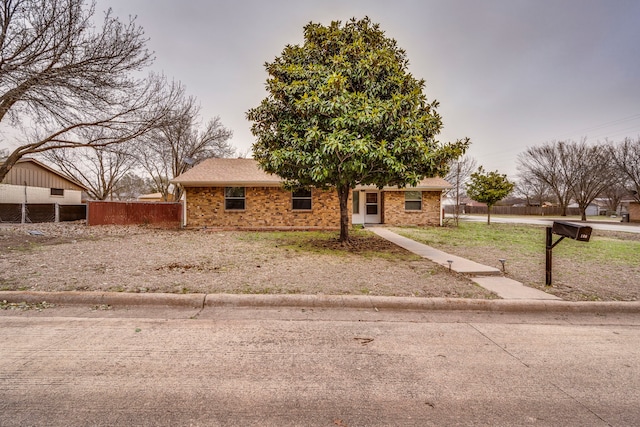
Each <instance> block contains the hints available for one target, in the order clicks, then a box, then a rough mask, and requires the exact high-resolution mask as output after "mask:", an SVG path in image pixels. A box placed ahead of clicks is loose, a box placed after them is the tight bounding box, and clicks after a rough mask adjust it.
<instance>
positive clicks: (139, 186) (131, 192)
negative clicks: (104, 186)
mask: <svg viewBox="0 0 640 427" xmlns="http://www.w3.org/2000/svg"><path fill="white" fill-rule="evenodd" d="M152 192H154V191H153V187H152V185H151V178H144V177H142V176H140V175H138V174H137V173H135V172H127V173H126V174H125V175H124V176H123V177H122V178H120V179H119V180H118V183H117V184H116V186H115V188H114V189H113V197H114V198H115V199H117V200H136V199H137V198H138V197H139V196H141V195H143V194H147V193H152Z"/></svg>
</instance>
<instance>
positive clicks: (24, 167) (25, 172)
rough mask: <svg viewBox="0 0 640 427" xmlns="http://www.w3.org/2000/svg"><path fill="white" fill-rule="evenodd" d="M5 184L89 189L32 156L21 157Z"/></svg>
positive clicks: (6, 178)
mask: <svg viewBox="0 0 640 427" xmlns="http://www.w3.org/2000/svg"><path fill="white" fill-rule="evenodd" d="M2 183H3V184H12V185H25V183H26V184H27V185H28V186H31V187H45V188H47V187H56V188H57V187H64V188H65V189H70V190H85V191H86V190H87V187H86V186H84V185H83V184H81V183H79V182H77V181H76V180H74V179H73V178H71V177H69V176H67V175H65V174H64V173H62V172H59V171H57V170H55V169H53V168H52V167H50V166H48V165H46V164H44V163H42V162H40V161H38V160H36V159H32V158H30V157H23V158H21V159H19V160H18V161H17V162H16V164H15V165H13V167H12V168H11V169H10V170H9V173H8V174H7V176H6V177H5V179H4V180H3V181H2Z"/></svg>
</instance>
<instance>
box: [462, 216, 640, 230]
mask: <svg viewBox="0 0 640 427" xmlns="http://www.w3.org/2000/svg"><path fill="white" fill-rule="evenodd" d="M460 220H462V221H469V222H487V217H486V215H462V216H460ZM553 221H567V222H573V223H576V224H585V225H588V226H589V227H591V228H593V229H594V230H607V231H623V232H625V233H640V223H628V222H619V221H613V220H612V221H586V222H582V221H580V220H575V219H567V218H562V217H553V218H551V217H550V218H544V217H538V218H536V217H532V216H512V217H506V216H492V217H491V222H495V223H505V224H532V225H544V226H550V225H552V224H553Z"/></svg>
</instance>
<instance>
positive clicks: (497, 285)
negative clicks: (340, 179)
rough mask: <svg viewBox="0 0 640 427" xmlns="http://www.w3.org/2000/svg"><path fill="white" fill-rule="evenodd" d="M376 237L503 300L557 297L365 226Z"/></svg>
mask: <svg viewBox="0 0 640 427" xmlns="http://www.w3.org/2000/svg"><path fill="white" fill-rule="evenodd" d="M367 230H371V231H372V232H374V233H376V234H377V235H378V236H380V237H382V238H384V239H386V240H388V241H390V242H392V243H394V244H396V245H398V246H400V247H401V248H404V249H406V250H408V251H410V252H413V253H414V254H416V255H420V256H421V257H423V258H426V259H428V260H430V261H433V262H435V263H436V264H440V265H442V266H444V267H446V268H450V269H451V270H452V271H455V272H456V273H461V274H465V275H467V276H470V279H471V280H472V281H474V282H475V283H477V284H478V285H480V286H482V287H483V288H485V289H487V290H489V291H491V292H494V293H495V294H497V295H498V296H499V297H500V298H503V299H526V300H560V299H561V298H558V297H557V296H555V295H551V294H548V293H546V292H543V291H540V290H538V289H534V288H530V287H528V286H525V285H523V284H522V283H520V282H518V281H515V280H513V279H509V278H508V277H504V276H502V273H501V271H500V270H499V269H497V268H495V267H489V266H487V265H483V264H479V263H477V262H475V261H471V260H468V259H466V258H461V257H458V256H455V255H450V254H448V253H446V252H443V251H440V250H438V249H435V248H432V247H431V246H428V245H425V244H423V243H418V242H416V241H415V240H411V239H408V238H406V237H403V236H400V235H398V234H396V233H394V232H393V231H390V230H389V229H387V228H384V227H367Z"/></svg>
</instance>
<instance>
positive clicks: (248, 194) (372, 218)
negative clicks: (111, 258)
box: [171, 159, 451, 229]
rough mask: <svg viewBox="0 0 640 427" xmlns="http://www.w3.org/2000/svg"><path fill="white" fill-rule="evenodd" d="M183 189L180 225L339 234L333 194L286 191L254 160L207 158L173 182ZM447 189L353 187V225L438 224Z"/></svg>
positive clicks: (430, 185)
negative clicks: (336, 232) (319, 231)
mask: <svg viewBox="0 0 640 427" xmlns="http://www.w3.org/2000/svg"><path fill="white" fill-rule="evenodd" d="M171 182H172V183H174V184H178V185H181V186H182V187H183V188H184V200H185V203H184V209H185V212H184V215H183V218H184V222H185V223H184V225H185V226H187V227H222V228H240V229H292V228H293V229H337V228H339V225H340V205H339V201H338V194H337V192H336V191H335V190H333V189H330V190H321V189H316V188H312V189H310V190H301V191H288V190H285V189H284V188H283V187H282V179H281V178H280V177H278V176H277V175H271V174H267V173H265V172H264V171H263V170H262V169H260V167H259V166H258V163H257V162H256V161H255V160H253V159H208V160H205V161H204V162H202V163H200V164H198V165H197V166H195V167H194V168H192V169H190V170H189V171H187V172H185V173H183V174H182V175H180V176H178V177H176V178H175V179H173V180H172V181H171ZM450 186H451V185H450V184H449V183H448V182H446V181H445V180H443V179H441V178H429V179H424V180H423V181H421V182H420V184H419V185H418V186H416V187H410V188H406V189H401V188H395V187H389V188H384V189H382V190H379V189H377V188H375V187H357V188H356V189H355V190H353V191H352V193H351V195H350V196H349V206H351V209H349V219H350V221H351V222H352V223H353V224H365V223H366V224H388V225H442V208H441V205H442V204H441V201H442V192H443V190H444V189H447V188H450Z"/></svg>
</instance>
